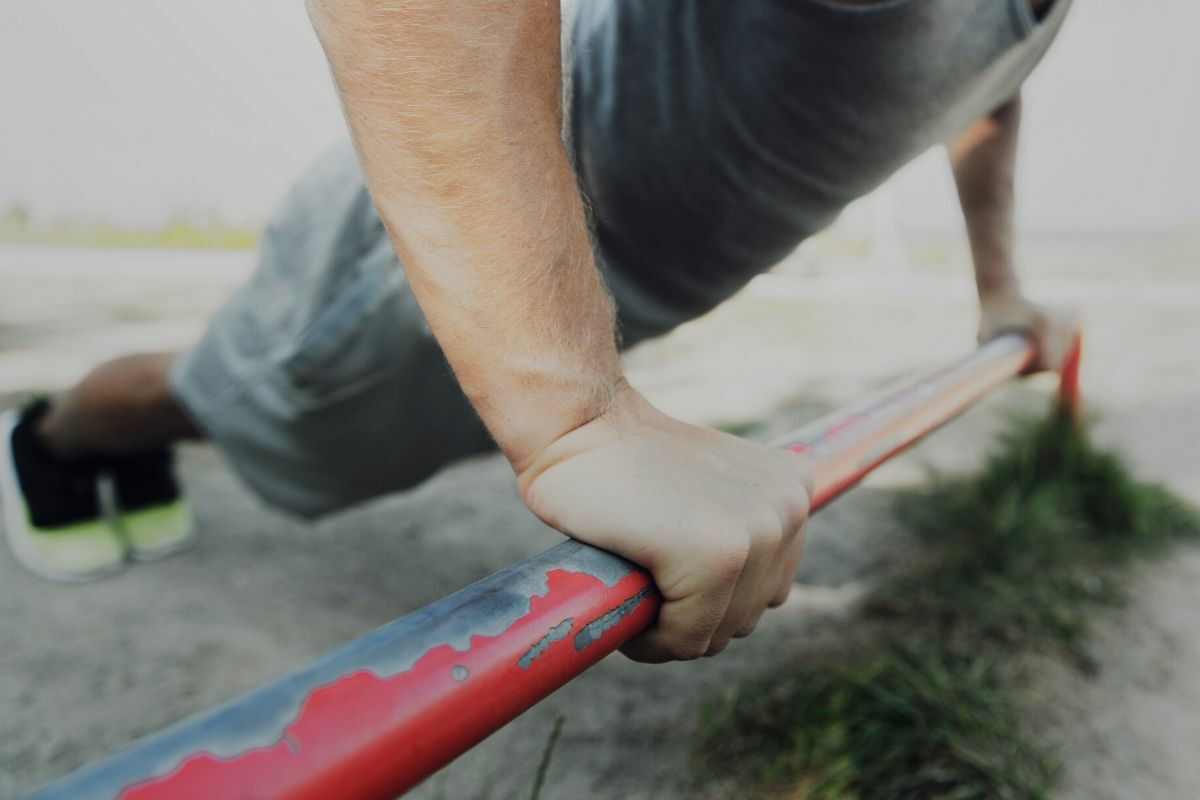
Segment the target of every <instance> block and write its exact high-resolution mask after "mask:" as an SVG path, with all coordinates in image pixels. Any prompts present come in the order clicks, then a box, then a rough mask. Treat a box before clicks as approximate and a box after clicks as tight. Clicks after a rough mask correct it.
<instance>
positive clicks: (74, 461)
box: [0, 354, 199, 580]
mask: <svg viewBox="0 0 1200 800" xmlns="http://www.w3.org/2000/svg"><path fill="white" fill-rule="evenodd" d="M172 360H173V356H171V355H169V354H154V355H136V356H128V357H126V358H121V359H117V360H115V361H110V362H108V363H106V364H103V365H101V366H100V367H97V368H96V369H95V370H93V371H92V372H91V373H90V374H89V375H88V376H87V377H86V378H84V379H83V381H81V382H80V383H79V385H77V386H76V387H75V388H73V389H71V390H70V391H68V392H67V393H66V394H64V395H63V396H62V397H61V398H60V399H58V400H57V401H55V402H53V403H50V402H46V401H39V402H37V403H34V404H32V405H30V406H29V407H27V408H26V409H24V410H23V411H21V412H18V411H9V412H7V413H5V414H4V419H3V423H4V424H3V425H0V428H3V432H4V433H5V437H4V445H5V446H4V448H3V451H4V452H3V458H0V494H3V505H4V516H5V525H4V527H5V530H6V533H7V537H8V540H9V543H10V546H11V548H12V551H13V553H14V555H15V556H16V557H17V559H18V560H19V561H20V562H21V563H22V564H24V565H25V566H26V567H28V568H29V569H30V570H32V571H34V572H36V573H38V574H41V575H44V576H46V577H50V578H56V579H63V580H87V579H90V578H93V577H98V576H100V575H104V574H107V573H108V572H111V571H114V570H116V569H118V568H120V567H121V566H122V565H123V564H124V563H125V560H126V558H127V557H129V556H132V557H134V558H139V559H152V558H159V557H161V556H164V555H166V554H168V553H170V552H174V551H175V550H177V549H179V548H180V547H182V546H183V545H184V544H186V543H187V542H188V541H189V540H190V538H191V533H192V518H191V513H190V510H189V509H188V507H187V505H186V504H185V503H184V501H183V499H182V497H181V495H180V492H179V486H178V483H177V482H176V480H175V476H174V470H173V465H172V457H171V451H170V449H169V447H168V445H169V444H170V443H172V442H174V441H177V440H179V439H183V438H195V437H197V436H198V435H199V434H198V431H197V430H196V428H195V426H194V425H193V424H192V423H191V421H190V420H189V419H188V418H187V416H186V415H185V414H184V413H183V411H182V409H181V408H180V407H179V405H178V404H177V403H176V402H175V400H174V399H173V397H172V395H171V392H170V391H169V389H168V386H167V371H168V368H169V366H170V364H171V362H172Z"/></svg>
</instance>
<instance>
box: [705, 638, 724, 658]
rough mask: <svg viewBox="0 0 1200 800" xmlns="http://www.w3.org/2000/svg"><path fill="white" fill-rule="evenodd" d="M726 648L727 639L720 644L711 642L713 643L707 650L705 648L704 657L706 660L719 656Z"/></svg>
mask: <svg viewBox="0 0 1200 800" xmlns="http://www.w3.org/2000/svg"><path fill="white" fill-rule="evenodd" d="M728 646H729V640H728V639H725V640H724V641H720V642H713V643H711V644H709V646H708V647H707V648H705V650H704V656H705V657H706V658H712V657H713V656H715V655H719V654H720V653H721V652H722V651H724V650H725V648H726V647H728Z"/></svg>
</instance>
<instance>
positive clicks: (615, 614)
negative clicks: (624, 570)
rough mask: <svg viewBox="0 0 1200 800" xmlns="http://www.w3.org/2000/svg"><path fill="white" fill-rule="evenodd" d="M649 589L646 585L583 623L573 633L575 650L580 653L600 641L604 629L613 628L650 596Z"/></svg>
mask: <svg viewBox="0 0 1200 800" xmlns="http://www.w3.org/2000/svg"><path fill="white" fill-rule="evenodd" d="M651 591H652V589H651V587H649V586H647V587H646V588H645V589H642V590H641V591H640V592H638V593H637V594H635V595H634V596H633V597H631V598H629V599H628V600H626V601H625V602H624V603H621V605H619V606H617V607H616V608H614V609H613V610H612V611H609V612H608V613H607V614H605V615H604V616H602V617H600V618H599V619H596V620H594V621H592V622H589V623H588V624H587V625H584V626H583V630H581V631H580V632H579V633H577V634H575V652H577V653H582V652H583V651H584V650H587V649H588V648H589V647H591V646H592V645H593V644H595V643H596V642H598V641H600V637H601V636H603V635H604V632H605V631H607V630H609V629H611V628H615V627H616V626H617V625H618V624H619V623H620V622H621V620H623V619H625V618H626V617H627V616H629V615H630V614H632V613H633V610H634V609H635V608H637V607H638V606H639V605H641V603H642V601H643V600H645V599H646V598H647V597H649V596H650V592H651Z"/></svg>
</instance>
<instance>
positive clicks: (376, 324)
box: [278, 271, 403, 411]
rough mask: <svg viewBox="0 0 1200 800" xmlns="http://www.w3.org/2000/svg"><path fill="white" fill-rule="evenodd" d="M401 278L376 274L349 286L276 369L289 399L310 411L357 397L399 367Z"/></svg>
mask: <svg viewBox="0 0 1200 800" xmlns="http://www.w3.org/2000/svg"><path fill="white" fill-rule="evenodd" d="M402 287H403V282H402V281H401V280H400V279H399V276H391V277H389V276H386V275H383V274H379V273H376V272H373V271H368V272H364V273H362V274H360V275H359V276H358V277H357V278H356V279H355V280H354V281H353V282H351V283H350V284H348V285H347V286H346V287H345V289H343V290H342V291H341V292H340V293H339V294H338V295H337V297H336V298H335V299H334V300H333V302H331V303H330V304H329V305H328V306H327V307H326V308H325V309H324V310H323V311H322V312H321V313H320V314H318V315H317V317H316V319H315V320H314V321H313V323H312V324H311V325H310V326H309V327H308V328H307V330H305V331H304V332H303V333H302V334H301V335H300V337H299V338H298V339H297V341H296V344H295V346H294V347H293V348H292V349H291V351H290V352H289V354H288V355H286V356H285V357H284V358H283V359H282V360H281V361H280V362H279V364H278V375H279V378H280V382H281V387H280V388H281V390H282V392H283V393H284V395H285V400H286V401H287V402H288V404H289V405H291V406H293V407H294V408H295V409H296V410H297V411H305V410H311V409H314V408H320V407H323V406H327V405H330V404H333V403H336V402H338V401H339V400H342V399H344V398H346V397H350V396H353V395H355V394H358V393H360V392H362V391H364V390H365V389H367V388H368V387H370V386H373V385H374V384H376V383H378V382H379V381H381V380H383V379H384V378H386V377H387V375H388V373H389V370H390V369H391V368H392V367H393V366H394V365H395V363H396V361H395V357H396V344H397V342H396V341H395V340H396V338H397V337H398V336H399V335H400V334H399V331H400V329H401V327H402V326H401V320H400V319H399V318H398V317H399V308H398V306H399V304H398V303H397V299H398V298H397V294H398V293H399V291H400V290H401V289H402Z"/></svg>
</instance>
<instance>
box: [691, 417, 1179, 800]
mask: <svg viewBox="0 0 1200 800" xmlns="http://www.w3.org/2000/svg"><path fill="white" fill-rule="evenodd" d="M900 507H901V513H902V518H903V519H904V520H905V522H906V523H907V524H908V525H910V526H911V527H912V528H913V530H914V532H915V533H916V534H917V536H918V537H919V538H920V540H921V541H922V542H923V544H924V545H925V547H926V549H927V550H928V552H929V553H930V556H929V557H928V558H927V559H926V560H925V561H924V562H922V563H920V564H919V565H917V566H916V567H914V568H913V569H912V570H911V571H910V572H908V573H907V574H904V575H900V576H898V577H896V578H894V579H892V580H890V581H888V582H887V583H886V584H885V585H883V586H881V587H880V588H879V589H878V590H876V591H875V592H873V594H872V596H871V598H869V600H868V601H867V603H866V604H865V605H864V614H865V615H866V617H867V619H866V620H864V621H874V622H876V623H879V624H878V627H879V628H880V629H881V630H882V631H884V633H883V634H882V635H881V636H879V637H878V638H877V640H876V641H875V642H874V643H873V644H871V645H869V646H862V647H858V648H856V649H855V650H854V651H853V652H851V653H844V654H841V655H839V656H837V657H833V658H826V659H824V660H821V659H817V660H814V662H813V663H812V664H810V665H808V666H805V667H802V668H800V669H797V670H795V671H792V672H789V673H786V674H782V675H770V676H765V677H762V678H759V679H757V680H755V681H752V682H750V683H747V684H745V685H743V686H742V687H740V688H739V689H737V690H736V691H733V692H731V693H728V694H726V695H725V696H722V697H719V698H716V699H714V700H712V701H711V702H710V703H709V704H708V705H707V706H706V707H705V708H704V709H703V711H702V715H701V718H702V721H701V724H700V727H699V729H698V732H697V737H696V750H695V753H696V765H697V768H698V772H699V775H700V780H701V781H708V780H710V779H712V778H713V777H715V776H718V775H725V776H730V775H732V776H733V777H734V780H735V782H736V783H737V784H738V785H739V787H740V788H739V793H740V794H741V795H743V796H764V795H765V796H771V795H775V796H779V797H790V798H818V799H819V800H832V798H839V799H840V798H846V799H847V800H848V799H851V798H853V799H854V800H869V799H878V800H893V799H895V800H907V799H908V798H912V799H913V800H915V799H916V798H947V799H948V798H1037V797H1044V796H1046V795H1047V794H1048V793H1049V791H1050V790H1051V788H1052V787H1053V784H1054V778H1055V775H1056V772H1057V769H1056V766H1055V763H1054V761H1053V758H1052V754H1049V755H1048V754H1047V753H1046V752H1045V748H1044V747H1042V746H1039V744H1038V742H1037V741H1036V740H1035V739H1034V738H1033V737H1032V735H1031V734H1030V732H1029V730H1028V725H1027V724H1026V723H1025V722H1024V721H1023V719H1022V715H1021V711H1020V710H1021V699H1020V695H1019V693H1018V692H1017V691H1016V690H1015V688H1014V683H1015V682H1016V676H1017V675H1018V674H1019V671H1020V666H1019V665H1020V659H1021V657H1022V656H1023V655H1027V654H1029V653H1032V652H1045V651H1058V652H1061V653H1065V654H1067V655H1068V656H1069V657H1071V658H1072V659H1073V660H1074V663H1076V664H1077V665H1079V666H1080V667H1083V668H1091V667H1094V665H1093V664H1092V663H1091V661H1090V660H1089V659H1088V658H1087V652H1086V635H1087V631H1088V620H1089V619H1090V617H1091V615H1092V614H1093V613H1094V612H1095V611H1096V610H1097V609H1100V608H1104V607H1111V606H1114V605H1118V604H1120V603H1121V602H1122V601H1123V599H1124V591H1123V572H1122V567H1124V566H1127V565H1128V564H1129V563H1130V562H1131V561H1132V560H1133V559H1135V558H1138V557H1143V556H1149V555H1153V554H1155V553H1160V552H1162V551H1163V550H1164V548H1166V547H1167V546H1169V545H1170V544H1171V543H1173V542H1177V541H1180V540H1196V539H1200V515H1197V513H1196V511H1195V510H1194V509H1192V508H1191V507H1189V506H1187V505H1185V504H1184V503H1182V502H1181V501H1179V500H1177V499H1175V498H1174V497H1172V496H1171V495H1170V493H1168V492H1167V491H1166V490H1165V489H1163V488H1162V487H1160V486H1157V485H1154V484H1147V483H1143V482H1140V481H1137V480H1135V479H1134V478H1133V477H1132V476H1131V474H1130V472H1129V470H1128V469H1127V468H1126V467H1125V466H1124V465H1123V464H1122V462H1121V461H1120V460H1119V459H1118V458H1117V457H1115V456H1114V455H1113V454H1111V453H1107V452H1104V451H1102V450H1100V449H1099V448H1097V447H1096V446H1095V445H1094V444H1093V443H1092V441H1091V439H1090V438H1089V437H1088V435H1087V433H1086V431H1084V430H1081V429H1078V428H1075V427H1073V426H1071V425H1068V424H1065V423H1064V422H1063V421H1062V420H1060V419H1058V418H1055V417H1051V418H1047V419H1025V420H1020V421H1015V422H1014V424H1013V426H1012V428H1011V430H1010V431H1009V432H1008V433H1007V434H1006V435H1005V436H1004V437H1003V439H1002V440H1001V442H1000V444H999V447H998V448H997V450H996V451H995V453H994V454H993V455H992V456H991V457H990V458H989V459H988V461H987V462H986V464H985V465H984V467H983V469H982V471H981V472H980V473H979V474H978V475H976V476H974V477H971V478H965V479H956V480H940V481H936V482H935V483H934V485H933V487H932V488H931V489H929V490H928V491H924V492H920V493H916V494H913V495H910V496H908V497H907V498H906V499H905V500H904V501H903V502H902V503H901V505H900ZM742 790H745V791H742Z"/></svg>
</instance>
